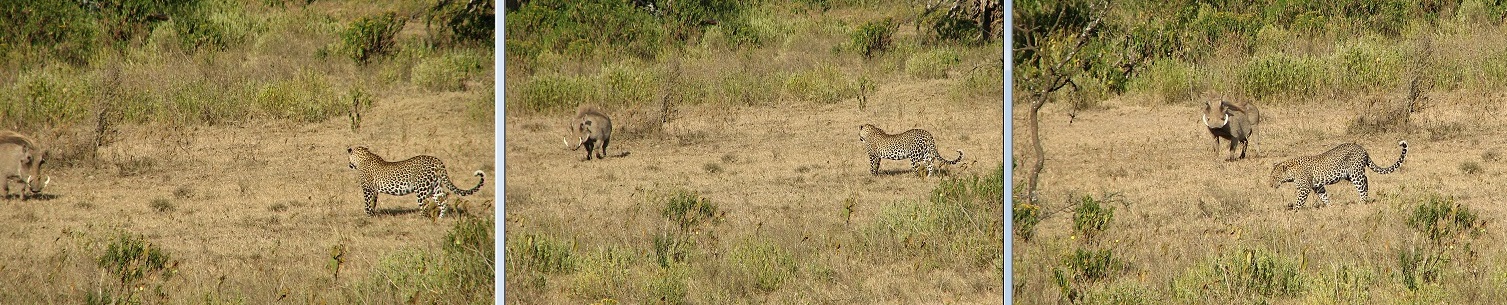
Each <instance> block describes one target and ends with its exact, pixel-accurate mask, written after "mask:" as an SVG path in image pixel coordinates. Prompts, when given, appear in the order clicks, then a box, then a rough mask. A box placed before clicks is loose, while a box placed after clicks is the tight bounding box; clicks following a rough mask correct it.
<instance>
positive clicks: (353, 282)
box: [0, 1, 497, 304]
mask: <svg viewBox="0 0 1507 305" xmlns="http://www.w3.org/2000/svg"><path fill="white" fill-rule="evenodd" d="M282 2H286V1H266V2H257V3H239V2H223V3H222V2H215V3H218V4H217V5H220V4H223V5H224V6H225V7H223V8H220V9H223V11H222V12H219V13H217V15H215V16H213V18H227V19H230V20H232V22H230V23H228V26H230V27H231V28H232V30H234V31H235V33H234V34H238V35H235V36H237V37H241V38H244V41H241V42H240V43H237V44H232V45H229V46H227V47H226V48H225V49H223V50H218V51H205V50H201V51H198V52H191V51H190V50H186V49H185V48H184V47H183V46H182V45H180V44H178V43H176V40H174V39H172V38H173V37H172V36H171V35H177V34H178V33H177V32H176V31H175V30H173V27H172V26H171V25H164V26H163V27H160V28H159V29H158V30H156V31H154V32H153V34H152V35H153V37H150V38H149V39H147V40H146V42H145V43H144V44H143V45H141V46H139V47H132V48H128V49H127V50H125V51H123V52H118V53H117V52H101V53H100V54H98V55H97V56H96V58H93V59H91V63H90V64H89V65H85V66H78V67H73V66H67V65H61V64H58V65H52V64H46V65H40V66H42V67H40V68H27V69H24V70H22V71H19V73H17V74H19V76H18V77H9V78H4V79H0V88H4V90H0V91H4V92H5V93H4V94H0V104H4V105H5V106H6V107H4V108H6V109H25V108H27V107H31V106H34V107H32V109H40V110H37V111H34V112H35V113H20V114H19V115H18V113H8V114H10V115H12V116H11V117H9V118H13V119H14V120H6V121H4V122H0V125H4V127H7V128H19V129H21V130H22V131H23V132H26V133H31V134H34V135H36V138H38V139H39V140H40V141H42V142H43V143H44V144H46V145H48V146H50V147H52V148H54V149H55V152H54V153H55V154H54V155H53V156H54V158H55V159H51V160H49V163H48V165H49V166H48V167H47V168H46V169H45V170H46V171H47V174H48V175H50V176H51V177H52V183H51V184H50V185H49V186H48V188H47V190H45V192H44V194H43V195H44V196H41V197H40V198H39V199H36V200H29V201H19V200H17V201H11V202H8V203H6V204H7V205H8V206H9V207H8V208H7V209H4V211H0V219H7V220H11V221H7V222H5V224H3V225H0V230H4V231H6V232H10V234H6V235H5V236H3V237H0V245H4V246H6V247H10V248H16V249H28V250H27V251H24V252H15V253H9V254H4V255H0V269H4V270H5V272H0V274H3V275H0V283H3V284H5V285H6V286H7V287H10V288H9V289H4V290H3V291H0V303H112V301H113V302H116V303H145V304H183V303H214V304H220V303H239V304H266V303H278V302H293V303H402V302H417V301H420V300H422V301H425V302H440V303H482V302H487V301H490V300H491V297H492V295H493V293H492V291H491V289H492V285H491V284H492V281H491V278H492V276H493V272H492V271H493V269H491V268H492V266H495V264H494V263H493V262H492V261H491V260H490V258H491V257H492V254H491V253H485V251H490V249H492V248H491V247H492V244H493V243H494V242H493V241H491V240H490V239H488V238H490V235H487V236H479V235H477V236H459V235H466V233H465V232H471V233H476V232H480V231H488V232H489V231H490V230H479V229H477V227H478V226H483V225H480V223H482V222H477V221H476V220H479V219H491V218H493V217H494V206H495V205H496V203H495V200H494V199H493V196H494V195H493V194H494V191H493V190H494V188H493V187H492V183H495V182H493V181H495V180H494V179H492V178H493V177H496V176H497V175H496V173H495V170H494V169H495V164H493V163H492V162H493V158H492V157H493V154H494V153H495V151H496V150H495V147H496V145H495V143H493V139H494V137H493V134H494V132H495V129H494V128H493V126H491V124H490V115H491V114H490V112H491V109H493V108H491V107H492V106H491V104H492V102H493V101H492V99H493V98H492V96H493V93H494V92H493V87H492V85H490V83H491V77H490V76H481V75H482V74H485V75H491V73H492V71H491V68H492V65H490V64H489V63H490V62H491V60H492V59H491V57H490V56H491V55H490V54H489V53H490V50H489V49H485V48H478V49H465V50H448V52H433V51H432V50H423V49H421V48H419V47H420V46H422V44H421V43H416V42H417V41H418V40H420V39H422V35H416V33H415V30H417V29H416V28H414V27H413V26H411V25H410V28H409V29H408V30H406V31H405V32H403V33H400V34H399V40H400V41H401V42H403V43H407V44H406V45H403V46H402V47H403V48H404V50H405V51H404V52H399V53H397V54H395V55H392V56H390V57H388V58H385V59H384V61H382V62H380V63H376V64H371V65H368V66H357V65H355V64H354V63H351V62H350V61H349V60H348V59H345V58H343V57H338V56H325V55H321V54H322V53H326V52H328V50H327V49H328V48H329V47H330V44H332V43H334V41H335V36H334V33H335V32H337V31H339V30H340V29H342V28H344V27H345V25H346V23H347V22H348V21H350V20H354V19H356V18H358V17H360V16H365V15H369V14H374V13H379V12H383V11H387V10H397V11H401V12H404V13H405V14H410V13H416V12H418V11H419V10H421V9H422V8H423V7H425V4H423V3H421V1H382V2H384V3H383V4H384V5H382V6H380V7H378V6H375V5H371V4H370V3H364V2H324V1H321V2H318V3H314V4H310V5H308V6H304V5H303V3H302V1H298V3H292V2H288V3H284V4H285V5H286V6H287V7H286V8H279V7H269V6H268V5H271V4H274V3H282ZM411 24H412V23H411ZM418 32H419V34H421V33H422V31H421V30H419V31H418ZM326 55H327V54H326ZM421 62H437V63H438V64H431V65H426V68H424V69H421V70H425V72H423V73H420V74H421V75H422V77H419V78H420V80H422V82H424V83H425V84H418V83H415V81H414V80H411V79H410V77H409V74H411V73H410V71H411V70H413V69H414V67H413V66H415V64H416V63H421ZM478 62H479V63H482V64H476V63H478ZM445 64H450V65H451V66H457V67H447V66H445ZM477 68H479V69H481V70H483V71H476V70H475V69H477ZM478 82H481V83H478ZM426 88H428V89H435V90H433V91H443V92H428V91H430V90H428V89H426ZM11 89H17V90H11ZM350 92H365V93H366V94H368V95H369V96H370V98H371V103H370V105H367V106H369V107H366V108H363V109H362V113H361V115H362V117H364V122H363V124H362V125H361V127H360V128H352V124H351V122H349V121H348V120H347V119H346V118H345V117H344V116H346V115H347V109H349V104H347V103H348V102H349V100H350V97H349V96H348V95H349V94H350ZM30 97H36V98H34V99H28V98H30ZM456 101H463V102H456ZM483 110H484V111H486V112H487V113H485V114H483V113H480V112H482V111H483ZM483 119H485V120H483ZM353 145H365V146H369V147H372V148H373V149H374V150H375V151H376V152H378V153H379V154H381V155H382V156H384V157H387V158H389V160H393V159H401V158H406V157H411V156H414V155H418V154H427V155H434V156H438V157H440V158H441V159H443V160H444V161H445V162H446V164H447V165H448V167H449V168H450V170H452V171H453V172H452V175H451V176H452V177H453V178H454V179H456V180H455V183H456V184H457V185H467V186H469V185H474V183H475V181H476V180H475V177H473V176H471V175H469V173H470V172H471V171H473V170H477V169H480V170H484V171H486V172H487V173H488V176H489V177H488V180H491V181H488V182H487V183H488V185H487V186H485V187H483V188H482V190H481V191H480V192H478V193H477V194H475V195H472V196H468V197H464V198H463V199H461V200H458V201H456V202H455V203H454V205H456V206H464V208H463V211H464V212H463V213H456V215H459V216H457V217H453V218H452V217H449V216H448V215H449V214H447V217H446V218H445V219H440V220H433V219H430V218H427V217H424V216H423V215H422V213H421V211H418V210H417V209H416V202H415V201H414V199H413V198H414V197H412V196H382V197H381V198H380V199H379V203H378V209H379V212H380V214H381V215H378V216H376V217H369V216H367V215H366V213H365V212H364V211H363V210H362V199H361V194H360V190H359V187H358V186H357V185H356V183H355V179H354V174H353V172H352V170H350V169H349V168H348V167H347V166H346V163H348V160H347V159H346V156H345V151H344V148H345V147H348V146H353ZM52 161H57V162H56V165H54V163H53V162H52ZM452 200H455V199H454V198H452ZM473 235H474V234H473ZM461 241H463V242H461ZM478 244H485V245H486V246H485V248H486V250H485V251H484V250H481V249H480V248H479V247H477V246H475V245H478ZM133 245H142V248H144V249H151V250H153V251H160V253H161V254H163V255H159V256H156V257H164V258H166V260H165V261H160V262H161V264H156V263H155V262H153V263H147V265H143V266H140V267H141V268H139V270H143V274H142V275H140V276H136V275H131V274H129V272H126V273H121V272H119V271H112V269H114V270H131V267H130V266H129V265H130V264H132V263H133V262H137V261H132V260H131V259H129V258H130V255H128V254H130V253H131V252H133V251H121V250H119V249H128V250H129V249H132V247H126V246H133ZM458 245H465V246H458ZM457 247H458V248H457ZM112 249H114V250H112ZM146 252H147V253H151V252H150V251H146ZM122 253H124V254H122ZM106 258H109V259H106ZM143 261H151V260H143ZM121 266H126V267H121ZM148 267H150V268H148Z"/></svg>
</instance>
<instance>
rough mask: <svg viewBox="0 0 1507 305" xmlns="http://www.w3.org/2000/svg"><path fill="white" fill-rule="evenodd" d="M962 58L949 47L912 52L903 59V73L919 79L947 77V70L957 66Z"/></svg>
mask: <svg viewBox="0 0 1507 305" xmlns="http://www.w3.org/2000/svg"><path fill="white" fill-rule="evenodd" d="M961 61H962V58H961V57H959V56H958V52H957V51H955V50H952V49H949V48H939V49H933V50H928V51H924V52H919V53H916V54H912V55H911V57H910V58H909V59H906V60H905V73H906V74H909V75H910V76H911V77H915V78H920V79H941V78H947V71H949V70H951V69H952V67H954V66H957V64H958V63H959V62H961Z"/></svg>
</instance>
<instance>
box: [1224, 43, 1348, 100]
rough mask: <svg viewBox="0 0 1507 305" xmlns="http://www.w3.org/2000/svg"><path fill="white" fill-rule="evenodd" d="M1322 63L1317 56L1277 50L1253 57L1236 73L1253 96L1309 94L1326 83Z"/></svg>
mask: <svg viewBox="0 0 1507 305" xmlns="http://www.w3.org/2000/svg"><path fill="white" fill-rule="evenodd" d="M1325 66H1326V65H1325V64H1324V62H1323V61H1321V60H1319V59H1316V58H1312V57H1306V56H1293V55H1287V54H1280V53H1279V54H1271V55H1264V56H1256V57H1253V58H1252V59H1251V61H1250V62H1248V63H1246V64H1245V65H1244V66H1243V67H1241V68H1240V70H1239V72H1238V73H1239V75H1238V76H1237V77H1238V79H1239V80H1240V84H1241V86H1242V87H1243V88H1244V89H1245V92H1246V94H1249V96H1251V97H1252V98H1256V99H1268V98H1273V97H1308V96H1313V95H1314V94H1317V93H1319V88H1323V87H1324V86H1325V85H1327V83H1326V82H1325V79H1327V78H1328V77H1327V76H1328V73H1327V70H1326V69H1325Z"/></svg>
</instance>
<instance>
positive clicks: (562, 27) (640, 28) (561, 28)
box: [505, 0, 700, 58]
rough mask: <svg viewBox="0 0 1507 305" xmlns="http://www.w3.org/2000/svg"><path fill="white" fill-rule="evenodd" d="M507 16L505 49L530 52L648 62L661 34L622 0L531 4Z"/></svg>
mask: <svg viewBox="0 0 1507 305" xmlns="http://www.w3.org/2000/svg"><path fill="white" fill-rule="evenodd" d="M678 2H691V1H678ZM656 6H657V7H660V8H663V9H666V10H668V9H669V8H666V7H664V6H659V5H657V4H656ZM507 14H508V15H507V20H508V22H507V23H506V24H505V26H507V27H508V33H509V35H513V36H509V37H508V39H507V40H508V41H507V42H508V43H509V45H508V48H509V50H515V49H528V50H533V51H534V52H535V53H536V54H541V53H543V51H546V50H548V51H551V52H555V53H562V54H566V55H570V56H574V57H576V58H585V57H589V56H594V55H596V54H612V53H618V52H612V51H622V52H623V53H627V54H633V55H636V56H638V57H640V58H652V57H654V56H655V55H657V54H659V50H660V48H661V45H662V41H664V39H665V36H666V35H665V32H666V29H665V26H663V25H661V24H660V23H659V22H657V19H656V18H655V16H654V15H651V14H650V13H649V12H648V11H647V10H643V9H639V8H636V7H633V6H632V5H630V4H629V3H628V2H627V1H586V2H579V1H565V0H536V1H528V2H527V3H524V4H523V5H522V7H520V8H518V10H516V11H511V12H508V13H507ZM697 21H698V22H699V21H700V20H697ZM602 29H612V30H611V31H603V30H602ZM601 49H607V50H601ZM613 49H616V50H613Z"/></svg>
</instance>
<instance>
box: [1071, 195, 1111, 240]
mask: <svg viewBox="0 0 1507 305" xmlns="http://www.w3.org/2000/svg"><path fill="white" fill-rule="evenodd" d="M1114 197H1115V196H1114V195H1113V194H1110V195H1105V196H1103V197H1102V198H1098V199H1095V198H1094V197H1093V196H1089V195H1083V197H1080V198H1079V199H1078V205H1077V206H1076V207H1074V208H1073V232H1074V233H1075V234H1077V235H1078V236H1081V237H1082V238H1083V239H1084V240H1086V241H1092V240H1095V239H1096V238H1097V237H1099V236H1102V235H1103V234H1104V230H1105V229H1108V228H1109V224H1110V222H1111V221H1113V220H1114V218H1115V208H1114V207H1112V206H1109V205H1108V203H1110V202H1112V201H1113V200H1114Z"/></svg>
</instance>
